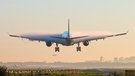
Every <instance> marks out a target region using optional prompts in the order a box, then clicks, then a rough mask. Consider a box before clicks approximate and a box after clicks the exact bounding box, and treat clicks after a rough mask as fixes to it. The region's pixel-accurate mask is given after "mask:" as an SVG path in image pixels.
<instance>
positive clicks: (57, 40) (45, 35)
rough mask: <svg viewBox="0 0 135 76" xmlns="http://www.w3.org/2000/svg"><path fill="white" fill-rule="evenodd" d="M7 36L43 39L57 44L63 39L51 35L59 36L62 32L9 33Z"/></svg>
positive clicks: (35, 39)
mask: <svg viewBox="0 0 135 76" xmlns="http://www.w3.org/2000/svg"><path fill="white" fill-rule="evenodd" d="M8 34H9V33H8ZM9 36H11V37H17V38H25V39H28V40H30V41H44V42H47V41H50V42H55V43H59V44H62V42H63V41H64V39H58V38H52V37H51V36H55V37H61V36H62V34H34V33H31V34H23V35H11V34H9Z"/></svg>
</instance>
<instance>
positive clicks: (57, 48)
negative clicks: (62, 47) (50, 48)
mask: <svg viewBox="0 0 135 76" xmlns="http://www.w3.org/2000/svg"><path fill="white" fill-rule="evenodd" d="M57 51H58V52H59V47H58V43H56V47H55V52H57Z"/></svg>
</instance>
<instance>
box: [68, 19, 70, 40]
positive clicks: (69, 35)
mask: <svg viewBox="0 0 135 76" xmlns="http://www.w3.org/2000/svg"><path fill="white" fill-rule="evenodd" d="M68 37H69V38H70V22H69V19H68Z"/></svg>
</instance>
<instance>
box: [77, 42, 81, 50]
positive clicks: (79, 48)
mask: <svg viewBox="0 0 135 76" xmlns="http://www.w3.org/2000/svg"><path fill="white" fill-rule="evenodd" d="M79 45H80V44H79V43H78V47H76V48H77V52H78V51H80V52H81V47H79Z"/></svg>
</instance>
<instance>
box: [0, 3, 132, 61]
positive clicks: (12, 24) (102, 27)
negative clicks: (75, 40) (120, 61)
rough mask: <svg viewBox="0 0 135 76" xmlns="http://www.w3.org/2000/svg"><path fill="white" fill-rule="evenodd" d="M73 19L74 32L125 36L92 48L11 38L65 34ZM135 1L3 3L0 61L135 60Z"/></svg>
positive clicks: (102, 42) (108, 40)
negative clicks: (110, 33) (133, 58)
mask: <svg viewBox="0 0 135 76" xmlns="http://www.w3.org/2000/svg"><path fill="white" fill-rule="evenodd" d="M68 19H70V29H71V34H72V32H76V31H78V32H84V31H85V32H91V31H107V32H113V33H123V32H126V31H128V30H129V33H128V34H127V35H125V36H119V37H113V38H108V39H106V40H99V41H92V42H90V44H89V46H87V47H86V46H84V45H83V44H82V43H81V48H82V51H81V52H77V51H76V47H77V45H73V46H62V45H59V48H60V52H55V46H56V45H55V44H53V45H52V46H51V47H47V46H46V44H45V42H40V43H39V42H37V41H35V42H30V41H28V40H25V39H24V42H26V43H24V42H23V41H22V39H20V38H13V37H9V36H8V34H7V32H9V33H10V34H19V33H26V32H33V31H34V32H35V31H36V32H37V31H40V32H50V33H63V32H64V31H67V29H68V28H67V23H68V22H67V21H68ZM134 29H135V0H0V61H1V62H27V61H33V62H37V61H38V62H42V61H46V62H56V61H62V62H84V61H88V60H99V59H100V56H104V58H105V60H113V58H114V57H118V58H120V57H130V56H135V47H134V45H135V40H134V39H135V30H134ZM53 54H57V56H53Z"/></svg>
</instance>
